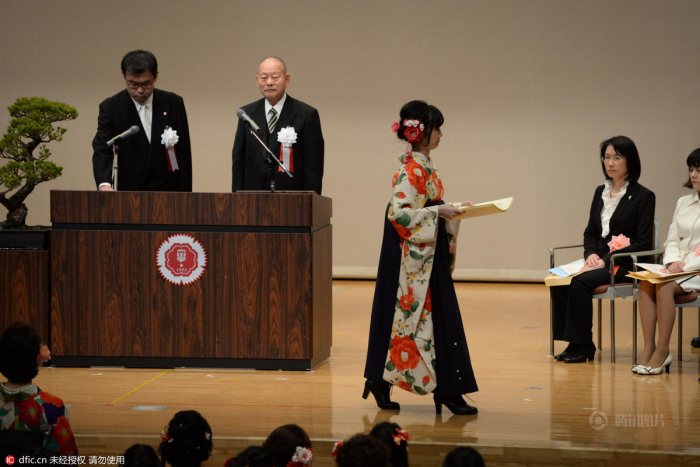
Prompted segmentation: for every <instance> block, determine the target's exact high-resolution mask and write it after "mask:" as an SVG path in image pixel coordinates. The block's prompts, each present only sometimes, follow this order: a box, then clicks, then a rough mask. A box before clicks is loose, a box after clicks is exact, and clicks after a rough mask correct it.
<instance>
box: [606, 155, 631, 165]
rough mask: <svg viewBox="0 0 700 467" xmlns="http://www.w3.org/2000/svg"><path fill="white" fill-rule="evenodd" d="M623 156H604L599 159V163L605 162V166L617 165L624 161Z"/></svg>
mask: <svg viewBox="0 0 700 467" xmlns="http://www.w3.org/2000/svg"><path fill="white" fill-rule="evenodd" d="M624 158H625V156H621V155H619V154H612V155H608V154H606V155H604V156H603V157H601V158H600V160H601V161H603V162H605V163H606V164H610V163H614V164H617V163H619V162H620V161H622V160H624Z"/></svg>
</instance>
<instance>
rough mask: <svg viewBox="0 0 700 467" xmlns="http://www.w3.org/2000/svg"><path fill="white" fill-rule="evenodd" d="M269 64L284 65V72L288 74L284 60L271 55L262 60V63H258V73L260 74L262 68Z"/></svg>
mask: <svg viewBox="0 0 700 467" xmlns="http://www.w3.org/2000/svg"><path fill="white" fill-rule="evenodd" d="M269 63H277V64H279V65H282V69H283V70H284V74H287V64H286V63H284V60H282V59H281V58H279V57H275V56H274V55H271V56H269V57H265V58H263V59H262V60H260V63H258V73H260V67H261V66H262V65H263V64H269Z"/></svg>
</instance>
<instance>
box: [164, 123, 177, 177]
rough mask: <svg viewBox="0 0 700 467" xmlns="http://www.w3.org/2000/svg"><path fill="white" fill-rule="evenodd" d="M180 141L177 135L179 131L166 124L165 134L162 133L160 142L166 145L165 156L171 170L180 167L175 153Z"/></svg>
mask: <svg viewBox="0 0 700 467" xmlns="http://www.w3.org/2000/svg"><path fill="white" fill-rule="evenodd" d="M178 141H180V137H179V136H178V135H177V131H175V130H173V129H172V128H170V127H169V126H166V127H165V130H164V131H163V134H162V135H160V143H161V144H162V145H163V146H165V156H166V159H167V161H168V169H169V170H170V171H171V172H174V171H175V170H178V169H179V168H180V167H179V166H178V165H177V156H176V154H175V145H176V144H177V142H178Z"/></svg>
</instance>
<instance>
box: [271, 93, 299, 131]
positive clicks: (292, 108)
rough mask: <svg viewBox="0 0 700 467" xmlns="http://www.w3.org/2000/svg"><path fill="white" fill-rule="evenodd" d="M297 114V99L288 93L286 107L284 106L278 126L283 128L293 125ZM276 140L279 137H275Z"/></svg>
mask: <svg viewBox="0 0 700 467" xmlns="http://www.w3.org/2000/svg"><path fill="white" fill-rule="evenodd" d="M296 115H297V106H296V101H295V100H294V99H293V98H292V97H291V96H289V95H287V101H286V102H285V103H284V107H282V114H281V115H280V119H279V122H277V128H279V129H280V130H281V129H282V128H286V127H288V126H293V124H294V117H296ZM275 141H277V138H275Z"/></svg>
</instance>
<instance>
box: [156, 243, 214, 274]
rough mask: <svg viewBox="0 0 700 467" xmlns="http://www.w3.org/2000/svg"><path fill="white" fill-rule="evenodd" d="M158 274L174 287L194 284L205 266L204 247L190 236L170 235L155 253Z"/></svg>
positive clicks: (205, 255)
mask: <svg viewBox="0 0 700 467" xmlns="http://www.w3.org/2000/svg"><path fill="white" fill-rule="evenodd" d="M156 265H157V266H158V272H159V273H160V275H161V276H162V277H163V279H165V280H166V281H168V282H170V283H171V284H174V285H188V284H192V283H194V282H196V281H197V280H198V279H199V278H200V277H202V274H204V271H205V270H206V266H207V254H206V252H205V251H204V247H203V246H202V244H201V243H200V242H199V240H197V239H195V238H194V237H193V236H191V235H183V234H177V235H171V236H169V237H168V238H166V239H165V240H163V242H162V243H161V244H160V246H159V247H158V252H157V253H156Z"/></svg>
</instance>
